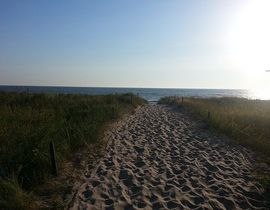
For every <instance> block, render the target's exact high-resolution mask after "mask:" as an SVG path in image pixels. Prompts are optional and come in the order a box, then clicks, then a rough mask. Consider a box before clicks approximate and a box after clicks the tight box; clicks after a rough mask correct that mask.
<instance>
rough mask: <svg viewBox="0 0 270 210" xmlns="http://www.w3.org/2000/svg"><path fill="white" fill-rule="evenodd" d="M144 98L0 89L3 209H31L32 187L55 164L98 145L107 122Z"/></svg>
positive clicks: (48, 174) (0, 198)
mask: <svg viewBox="0 0 270 210" xmlns="http://www.w3.org/2000/svg"><path fill="white" fill-rule="evenodd" d="M143 103H145V100H144V99H142V98H139V97H136V96H135V95H132V94H123V95H105V96H89V95H64V94H59V95H58V94H30V93H5V92H0V188H1V190H0V209H2V208H3V209H30V208H31V207H30V206H31V205H30V201H31V199H30V198H31V196H32V195H31V189H32V188H33V187H35V186H37V185H39V184H40V183H42V182H44V181H45V180H47V179H48V178H50V177H51V162H50V154H49V143H50V142H51V141H54V144H55V150H56V159H57V163H58V164H59V165H61V163H62V162H63V161H64V160H65V159H67V158H70V157H71V156H72V154H73V153H74V152H76V151H78V150H79V149H80V148H81V147H83V146H85V145H90V146H91V145H95V144H99V135H100V132H101V131H102V129H103V128H104V126H105V125H106V124H107V123H109V122H111V121H112V120H114V119H116V118H117V117H119V116H121V115H122V114H123V113H127V112H128V111H131V110H133V109H134V108H135V107H137V106H138V105H141V104H143Z"/></svg>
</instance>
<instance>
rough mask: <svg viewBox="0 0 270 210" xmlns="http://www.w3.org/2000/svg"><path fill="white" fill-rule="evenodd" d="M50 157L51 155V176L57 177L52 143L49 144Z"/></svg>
mask: <svg viewBox="0 0 270 210" xmlns="http://www.w3.org/2000/svg"><path fill="white" fill-rule="evenodd" d="M50 155H51V163H52V174H53V175H54V176H57V175H58V170H57V164H56V156H55V149H54V143H53V141H51V142H50Z"/></svg>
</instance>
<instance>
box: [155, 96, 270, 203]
mask: <svg viewBox="0 0 270 210" xmlns="http://www.w3.org/2000/svg"><path fill="white" fill-rule="evenodd" d="M159 103H161V104H171V105H177V106H179V107H181V108H182V109H184V110H186V111H188V112H189V113H192V114H193V115H194V117H196V118H199V119H200V120H203V121H205V122H206V123H207V124H208V125H210V126H211V127H213V128H215V129H216V130H217V131H219V132H221V133H223V134H225V135H227V136H229V137H231V139H232V140H233V141H234V142H235V143H238V144H241V145H243V146H247V147H249V148H250V149H252V150H254V151H255V152H256V153H257V154H258V155H259V157H260V160H263V161H264V162H266V163H268V164H270V101H264V100H248V99H244V98H205V99H201V98H200V99H199V98H182V97H181V98H180V97H173V96H172V97H164V98H162V99H161V100H160V101H159ZM262 170H265V169H257V175H258V179H259V181H260V182H261V184H262V186H263V187H264V189H265V198H266V200H267V201H268V202H269V203H270V174H269V170H268V169H266V170H265V171H262Z"/></svg>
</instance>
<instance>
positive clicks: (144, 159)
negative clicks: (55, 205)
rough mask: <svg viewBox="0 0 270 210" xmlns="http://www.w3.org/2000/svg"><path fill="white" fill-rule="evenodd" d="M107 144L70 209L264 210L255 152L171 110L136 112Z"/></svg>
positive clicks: (112, 132)
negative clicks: (255, 172) (256, 174)
mask: <svg viewBox="0 0 270 210" xmlns="http://www.w3.org/2000/svg"><path fill="white" fill-rule="evenodd" d="M105 138H107V139H108V140H109V142H108V145H107V149H106V153H105V155H104V157H103V158H102V159H101V161H100V162H99V164H97V165H96V167H95V168H94V169H93V170H92V171H91V173H87V174H85V178H84V180H85V181H84V183H83V184H82V185H81V186H80V188H79V190H78V192H77V194H76V195H75V197H74V200H73V203H72V207H71V208H70V209H119V210H120V209H123V210H124V209H125V210H128V209H197V210H199V209H267V208H266V206H265V205H266V204H265V201H264V198H263V196H262V192H263V189H262V187H261V186H260V185H259V184H258V182H257V181H256V179H255V177H254V176H253V172H254V161H253V160H252V152H250V151H249V150H248V149H245V148H243V147H241V146H236V145H231V144H228V142H227V139H226V137H223V136H221V135H219V134H217V133H215V132H213V131H209V130H208V129H204V128H202V126H200V124H199V123H197V122H195V121H194V120H192V119H190V118H189V117H188V116H186V115H185V114H183V113H181V112H179V111H176V110H174V109H173V108H172V107H167V106H162V105H146V106H143V107H140V108H139V109H137V110H136V112H135V114H134V115H131V116H129V117H126V118H125V119H123V120H122V121H121V122H118V123H117V126H115V128H114V129H111V130H109V131H107V132H106V136H105Z"/></svg>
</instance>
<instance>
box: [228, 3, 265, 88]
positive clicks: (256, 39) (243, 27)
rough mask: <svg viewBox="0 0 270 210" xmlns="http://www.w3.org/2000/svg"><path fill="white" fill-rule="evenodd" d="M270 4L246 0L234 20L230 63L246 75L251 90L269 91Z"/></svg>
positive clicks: (229, 46) (230, 31)
mask: <svg viewBox="0 0 270 210" xmlns="http://www.w3.org/2000/svg"><path fill="white" fill-rule="evenodd" d="M269 11H270V1H269V0H256V1H255V0H254V1H246V5H244V7H243V8H242V9H241V11H240V12H238V13H237V15H236V17H235V18H234V19H233V20H232V24H231V28H230V29H229V39H228V48H229V52H230V56H231V60H232V62H233V63H234V65H235V66H236V68H238V69H237V70H240V71H242V72H243V79H245V80H246V81H247V83H248V84H247V85H248V86H249V88H251V89H258V88H259V89H266V88H269V84H270V74H269V73H266V71H265V70H266V69H269V68H270V59H269V58H270V27H269V25H270V24H269V22H270V13H269Z"/></svg>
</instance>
